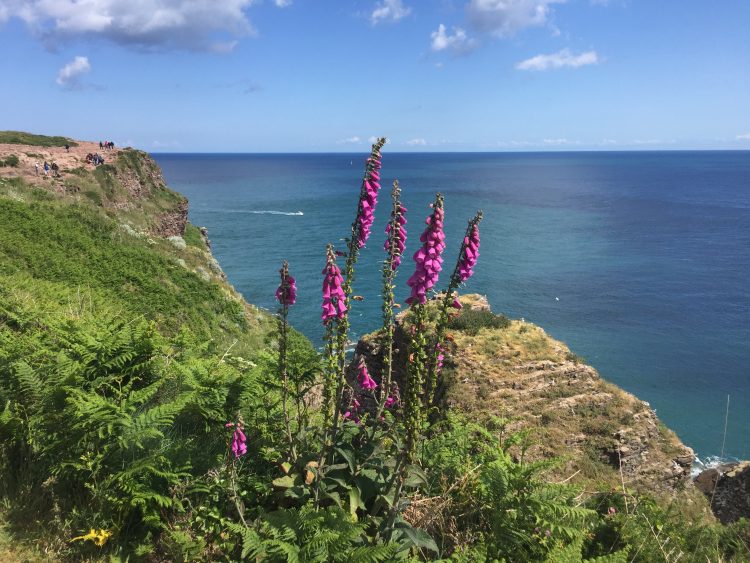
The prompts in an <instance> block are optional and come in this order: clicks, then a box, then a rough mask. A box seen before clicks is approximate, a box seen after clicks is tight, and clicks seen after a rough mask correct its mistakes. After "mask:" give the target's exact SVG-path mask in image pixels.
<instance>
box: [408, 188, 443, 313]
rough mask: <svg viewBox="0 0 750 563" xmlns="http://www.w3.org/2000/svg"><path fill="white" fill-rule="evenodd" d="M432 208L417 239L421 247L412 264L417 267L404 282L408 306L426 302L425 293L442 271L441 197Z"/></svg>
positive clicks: (439, 196) (438, 196) (433, 284)
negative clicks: (407, 286)
mask: <svg viewBox="0 0 750 563" xmlns="http://www.w3.org/2000/svg"><path fill="white" fill-rule="evenodd" d="M432 207H433V211H432V215H430V216H429V217H428V218H427V220H426V221H425V222H426V223H427V228H426V229H425V230H424V232H423V233H422V235H421V236H420V237H419V240H420V241H421V242H422V247H421V248H420V249H419V250H417V251H416V252H415V253H414V262H416V265H417V267H416V269H415V271H414V274H412V276H411V277H410V278H409V280H408V281H407V282H406V283H407V284H408V285H409V287H411V295H410V296H409V298H408V299H407V300H406V302H407V303H409V304H410V305H415V304H420V303H425V302H426V301H427V292H428V291H430V290H431V289H432V288H433V287H434V286H435V284H436V283H437V281H438V276H439V275H440V271H441V270H442V269H443V258H442V254H443V250H444V249H445V234H444V233H443V217H444V211H443V196H441V195H440V194H438V195H437V198H436V199H435V203H434V204H433V206H432Z"/></svg>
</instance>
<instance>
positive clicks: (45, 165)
mask: <svg viewBox="0 0 750 563" xmlns="http://www.w3.org/2000/svg"><path fill="white" fill-rule="evenodd" d="M47 172H49V164H48V163H47V161H46V160H45V161H44V175H45V176H46V175H47Z"/></svg>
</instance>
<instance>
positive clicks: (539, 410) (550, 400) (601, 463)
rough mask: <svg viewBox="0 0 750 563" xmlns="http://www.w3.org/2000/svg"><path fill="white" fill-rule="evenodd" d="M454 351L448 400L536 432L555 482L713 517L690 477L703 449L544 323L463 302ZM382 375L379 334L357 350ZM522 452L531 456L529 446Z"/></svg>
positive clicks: (447, 375) (398, 364) (398, 366)
mask: <svg viewBox="0 0 750 563" xmlns="http://www.w3.org/2000/svg"><path fill="white" fill-rule="evenodd" d="M461 302H462V304H463V306H464V308H463V309H462V312H461V313H460V315H459V316H457V317H456V318H455V319H454V320H453V321H452V328H450V329H449V333H448V339H449V346H448V350H447V351H446V352H447V353H446V359H445V367H444V371H443V373H444V378H443V379H444V382H443V387H442V389H441V393H442V400H443V401H445V402H446V403H447V404H448V405H450V406H451V407H453V408H454V409H457V410H458V411H460V412H463V413H465V414H466V415H467V416H469V417H471V418H473V419H479V420H490V419H491V418H493V417H499V418H500V419H503V420H505V421H506V422H505V426H504V433H505V434H506V435H509V434H511V433H514V432H519V431H521V432H528V440H527V443H528V444H529V447H528V449H527V450H526V451H525V453H524V454H523V455H525V456H527V459H528V458H533V459H543V458H553V457H554V458H558V459H560V460H562V463H561V464H560V465H559V466H558V467H557V468H556V469H554V471H553V473H552V475H551V478H553V479H554V480H566V482H573V483H579V484H581V485H583V486H584V487H586V488H587V490H590V487H593V488H594V490H604V489H613V490H620V491H621V490H622V487H623V486H625V487H626V488H627V489H628V490H629V491H633V492H647V493H649V494H652V495H654V496H656V497H669V498H672V497H674V496H675V495H677V496H679V497H681V499H682V500H683V501H685V502H686V503H688V504H692V505H694V507H695V509H696V510H697V511H699V512H702V513H704V514H706V513H707V510H706V508H707V507H706V503H705V502H704V500H703V498H702V497H701V495H700V494H698V493H697V491H696V490H695V488H694V487H693V485H692V482H691V479H690V469H691V465H692V462H693V459H694V456H693V451H692V450H691V449H690V448H689V447H687V446H685V445H684V444H683V443H682V442H680V440H679V439H678V438H677V436H676V435H675V434H674V432H672V431H671V430H669V429H668V428H667V427H666V426H664V424H662V423H661V421H659V419H658V417H657V416H656V413H655V412H654V411H653V409H651V408H650V407H649V405H648V403H645V402H644V401H641V400H639V399H638V398H636V397H635V396H633V395H631V394H630V393H627V392H625V391H623V390H622V389H620V388H619V387H617V386H615V385H613V384H611V383H608V382H607V381H605V380H603V379H602V378H601V377H600V376H599V374H598V373H597V371H596V370H595V369H594V368H592V367H591V366H589V365H587V364H585V363H583V362H582V361H581V360H580V359H579V358H578V357H576V356H575V355H574V354H573V353H572V352H571V351H570V350H569V349H568V348H567V346H565V344H563V343H562V342H559V341H557V340H555V339H553V338H551V337H550V336H549V335H547V334H546V333H545V332H544V330H543V329H542V328H540V327H538V326H535V325H533V324H531V323H528V322H525V321H522V320H508V319H505V318H504V317H502V316H496V315H493V314H492V313H491V312H490V307H489V304H488V303H487V301H486V299H485V298H483V297H481V296H478V295H464V296H462V297H461ZM399 321H400V325H399V327H398V329H397V331H396V348H397V350H398V351H397V353H396V357H395V362H394V377H395V379H396V380H397V381H403V377H404V369H405V366H406V362H407V358H406V353H407V352H406V348H407V346H406V342H405V334H404V330H403V326H404V323H406V322H408V321H407V320H406V317H405V315H404V314H403V313H402V315H400V316H399ZM356 352H357V354H360V355H363V356H364V357H365V358H366V359H367V363H368V364H369V365H370V366H371V367H372V368H373V369H372V370H371V372H375V373H377V372H379V365H380V364H381V362H382V359H381V356H380V354H381V351H380V347H379V342H378V338H377V337H376V335H370V336H367V337H365V338H363V339H362V340H361V341H360V342H359V343H358V345H357V350H356ZM518 455H521V452H520V449H519V450H518Z"/></svg>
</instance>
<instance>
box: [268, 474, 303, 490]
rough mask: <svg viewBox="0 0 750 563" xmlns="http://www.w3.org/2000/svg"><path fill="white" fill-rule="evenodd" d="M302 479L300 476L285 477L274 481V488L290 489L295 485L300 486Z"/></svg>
mask: <svg viewBox="0 0 750 563" xmlns="http://www.w3.org/2000/svg"><path fill="white" fill-rule="evenodd" d="M300 481H301V478H300V476H299V475H284V476H283V477H279V478H277V479H274V480H273V486H274V487H277V488H279V489H289V488H291V487H294V486H295V485H299V482H300Z"/></svg>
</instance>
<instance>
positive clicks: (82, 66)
mask: <svg viewBox="0 0 750 563" xmlns="http://www.w3.org/2000/svg"><path fill="white" fill-rule="evenodd" d="M90 71H91V64H90V63H89V59H88V57H76V58H74V59H73V60H72V61H70V62H69V63H68V64H66V65H65V66H64V67H62V68H61V69H60V70H59V72H58V73H57V84H58V85H59V86H62V87H63V88H65V89H66V90H79V89H81V88H83V82H82V80H81V78H82V76H83V75H84V74H87V73H88V72H90Z"/></svg>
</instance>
